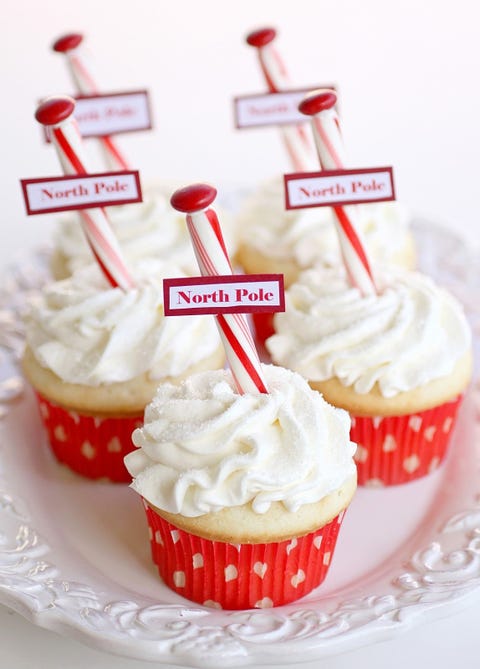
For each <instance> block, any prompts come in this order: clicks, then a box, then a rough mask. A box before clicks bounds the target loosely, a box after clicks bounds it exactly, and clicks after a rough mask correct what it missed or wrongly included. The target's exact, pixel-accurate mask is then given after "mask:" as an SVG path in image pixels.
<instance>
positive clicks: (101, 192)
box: [21, 171, 142, 215]
mask: <svg viewBox="0 0 480 669" xmlns="http://www.w3.org/2000/svg"><path fill="white" fill-rule="evenodd" d="M21 184H22V189H23V196H24V200H25V204H26V207H27V213H28V214H29V215H33V214H46V213H49V212H57V211H68V210H70V209H87V208H92V207H105V206H108V205H114V204H127V203H130V202H141V201H142V191H141V187H140V179H139V174H138V171H133V172H128V171H125V172H105V173H101V174H89V175H87V176H66V177H51V178H45V179H22V181H21Z"/></svg>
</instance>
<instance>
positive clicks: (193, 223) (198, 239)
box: [170, 184, 268, 394]
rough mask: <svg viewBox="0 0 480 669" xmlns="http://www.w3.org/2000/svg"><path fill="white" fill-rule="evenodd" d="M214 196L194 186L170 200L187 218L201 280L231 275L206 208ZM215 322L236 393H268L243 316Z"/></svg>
mask: <svg viewBox="0 0 480 669" xmlns="http://www.w3.org/2000/svg"><path fill="white" fill-rule="evenodd" d="M216 195H217V191H216V190H215V188H213V187H212V186H208V185H207V184H193V185H191V186H187V187H185V188H181V189H180V190H177V191H175V193H174V194H173V195H172V198H171V200H170V202H171V204H172V207H173V208H174V209H177V210H178V211H181V212H183V213H185V214H186V215H187V225H188V231H189V233H190V236H191V239H192V243H193V248H194V251H195V255H196V257H197V261H198V265H199V267H200V272H201V273H202V275H203V276H219V275H227V274H233V271H232V266H231V264H230V260H229V258H228V253H227V249H226V247H225V242H224V241H223V235H222V231H221V228H220V224H219V222H218V218H217V215H216V213H215V211H214V210H213V209H210V208H209V207H210V205H211V204H212V202H213V201H214V199H215V197H216ZM215 318H216V321H217V325H218V329H219V332H220V336H221V338H222V341H223V345H224V347H225V353H226V355H227V359H228V362H229V365H230V368H231V370H232V375H233V378H234V379H235V383H236V385H237V388H238V391H239V392H240V393H242V394H243V393H268V390H267V385H266V383H265V380H264V378H263V371H262V368H261V365H260V360H259V358H258V353H257V350H256V348H255V344H254V342H253V338H252V335H251V332H250V328H249V326H248V322H247V319H246V317H245V314H236V313H235V314H218V315H216V316H215Z"/></svg>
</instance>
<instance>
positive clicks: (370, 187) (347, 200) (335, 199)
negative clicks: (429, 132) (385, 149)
mask: <svg viewBox="0 0 480 669" xmlns="http://www.w3.org/2000/svg"><path fill="white" fill-rule="evenodd" d="M284 180H285V206H286V208H287V209H304V208H306V207H322V206H332V205H341V204H359V203H361V202H384V201H387V200H394V199H395V189H394V185H393V171H392V168H391V167H375V168H370V169H368V168H367V169H359V170H331V171H324V172H310V173H296V174H286V175H285V177H284Z"/></svg>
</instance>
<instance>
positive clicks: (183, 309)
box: [163, 274, 285, 316]
mask: <svg viewBox="0 0 480 669" xmlns="http://www.w3.org/2000/svg"><path fill="white" fill-rule="evenodd" d="M163 294H164V310H165V315H166V316H179V315H189V314H225V313H251V312H273V311H284V310H285V294H284V287H283V275H281V274H248V275H235V276H230V275H228V276H216V277H188V278H174V279H164V282H163Z"/></svg>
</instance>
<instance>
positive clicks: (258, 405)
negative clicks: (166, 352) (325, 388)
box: [125, 365, 355, 517]
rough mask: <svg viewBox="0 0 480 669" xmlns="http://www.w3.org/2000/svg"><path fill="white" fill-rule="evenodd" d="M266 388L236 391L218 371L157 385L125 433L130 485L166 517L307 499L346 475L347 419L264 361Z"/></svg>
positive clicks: (349, 467)
mask: <svg viewBox="0 0 480 669" xmlns="http://www.w3.org/2000/svg"><path fill="white" fill-rule="evenodd" d="M263 369H264V372H265V375H266V378H267V382H268V386H269V391H270V392H269V394H268V395H267V394H255V395H253V394H245V395H240V394H238V392H237V391H236V389H235V386H234V382H233V379H232V375H231V373H230V372H229V371H226V370H217V371H213V372H204V373H201V374H196V375H194V376H192V377H190V378H188V379H187V380H185V381H183V382H182V384H180V385H178V386H177V385H175V386H174V385H171V384H162V385H161V386H160V387H159V388H158V390H157V394H156V396H155V398H154V399H153V401H152V402H151V404H150V405H148V406H147V409H146V411H145V425H144V427H142V428H139V429H137V430H135V432H134V433H133V438H132V439H133V443H134V444H135V445H136V446H137V447H138V450H136V451H134V452H133V453H130V454H129V455H128V456H127V457H126V459H125V463H126V466H127V468H128V470H129V472H130V473H131V474H132V476H134V482H133V484H132V487H133V488H134V489H135V490H136V491H137V492H139V493H140V494H141V495H142V496H143V497H144V498H145V499H147V500H148V501H149V502H150V503H151V504H153V505H154V506H157V507H158V508H159V509H162V510H164V511H168V512H170V513H181V514H183V515H184V516H190V517H195V516H200V515H203V514H205V513H209V512H211V511H218V510H220V509H222V508H224V507H230V506H240V505H243V504H246V503H248V502H251V503H252V508H253V510H254V511H255V512H257V513H265V512H266V511H267V510H268V508H269V507H270V504H271V503H272V502H274V501H280V502H282V503H283V504H284V506H285V507H286V508H287V509H288V510H290V511H295V510H296V509H298V508H299V507H300V506H302V505H303V504H306V503H310V502H316V501H318V500H320V499H322V498H323V497H324V496H326V495H328V494H329V493H331V492H333V491H334V490H336V489H338V488H339V487H340V486H341V485H342V484H343V483H344V482H345V481H346V480H347V479H348V478H349V477H350V476H352V475H353V474H354V473H355V465H354V463H353V460H352V456H353V453H354V451H355V445H354V444H353V443H351V442H350V439H349V429H350V420H349V417H348V415H347V413H346V412H344V411H343V410H341V409H335V408H334V407H332V406H330V405H329V404H327V403H326V402H325V400H324V399H323V398H322V396H321V395H320V394H319V393H318V392H316V391H313V390H312V389H311V388H310V387H309V386H308V384H307V382H306V381H305V380H304V379H303V378H302V377H300V376H299V375H298V374H295V373H294V372H291V371H289V370H285V369H283V368H281V367H274V366H272V365H264V366H263Z"/></svg>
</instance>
